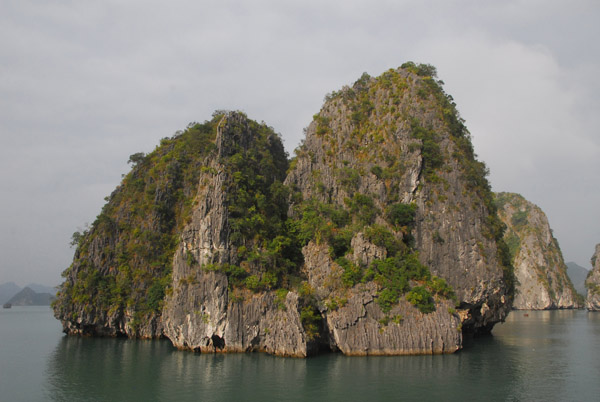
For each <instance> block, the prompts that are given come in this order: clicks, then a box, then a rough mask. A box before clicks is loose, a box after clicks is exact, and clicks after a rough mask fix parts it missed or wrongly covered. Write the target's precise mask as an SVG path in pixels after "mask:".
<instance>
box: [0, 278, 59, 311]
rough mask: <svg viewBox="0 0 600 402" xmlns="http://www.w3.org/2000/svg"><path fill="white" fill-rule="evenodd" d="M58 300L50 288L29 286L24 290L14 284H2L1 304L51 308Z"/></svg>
mask: <svg viewBox="0 0 600 402" xmlns="http://www.w3.org/2000/svg"><path fill="white" fill-rule="evenodd" d="M55 298H56V290H55V289H54V288H52V287H50V286H44V285H38V284H29V285H27V286H25V287H24V288H21V287H19V286H18V285H17V284H15V283H14V282H7V283H3V284H0V304H2V305H11V306H49V305H50V304H51V303H52V301H53V300H54V299H55Z"/></svg>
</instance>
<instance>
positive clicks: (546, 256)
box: [497, 193, 580, 310]
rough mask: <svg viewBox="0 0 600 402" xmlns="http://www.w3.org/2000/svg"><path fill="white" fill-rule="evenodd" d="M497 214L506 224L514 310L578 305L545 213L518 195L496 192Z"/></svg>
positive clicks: (578, 302) (560, 307) (562, 307)
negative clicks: (514, 289) (514, 279)
mask: <svg viewBox="0 0 600 402" xmlns="http://www.w3.org/2000/svg"><path fill="white" fill-rule="evenodd" d="M497 204H498V214H499V216H500V218H501V219H502V221H503V222H504V223H505V224H506V226H507V228H508V229H507V230H506V232H505V235H504V239H505V241H506V243H507V244H508V245H509V249H510V252H511V256H512V259H513V266H514V267H515V276H516V278H517V287H516V292H515V299H514V302H513V308H514V309H520V310H547V309H564V308H567V309H568V308H578V307H580V305H579V304H580V301H579V300H578V297H577V292H576V291H575V288H574V287H573V284H572V283H571V279H570V278H569V276H568V275H567V266H566V265H565V262H564V260H563V257H562V253H561V251H560V248H559V246H558V242H557V241H556V239H555V238H554V236H553V235H552V229H550V225H549V223H548V219H547V218H546V214H544V212H543V211H542V210H541V209H540V208H539V207H538V206H536V205H534V204H532V203H531V202H529V201H527V200H526V199H525V198H523V197H522V196H521V195H519V194H514V193H499V194H497Z"/></svg>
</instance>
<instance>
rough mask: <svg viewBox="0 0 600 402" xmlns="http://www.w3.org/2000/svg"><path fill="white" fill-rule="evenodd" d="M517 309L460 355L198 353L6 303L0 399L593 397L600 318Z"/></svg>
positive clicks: (0, 329)
mask: <svg viewBox="0 0 600 402" xmlns="http://www.w3.org/2000/svg"><path fill="white" fill-rule="evenodd" d="M527 314H529V316H528V317H526V316H524V312H513V313H511V315H510V316H509V318H508V319H507V322H506V323H504V324H502V325H498V326H496V328H495V329H494V336H493V337H489V338H485V339H477V340H476V341H475V342H472V343H470V344H469V345H467V347H466V348H465V349H464V350H463V351H461V352H459V353H457V354H454V355H447V356H416V357H413V356H407V357H345V356H342V355H339V354H330V355H324V356H319V357H315V358H311V359H288V358H277V357H272V356H267V355H263V354H241V355H199V354H193V353H189V352H180V351H177V350H175V349H173V348H172V347H171V345H170V343H169V342H168V341H164V342H163V341H132V340H125V339H89V338H86V339H82V338H74V337H65V336H63V335H62V334H61V332H60V324H59V323H58V322H57V321H56V320H54V318H53V317H52V314H51V311H50V309H49V308H47V307H42V308H40V307H13V308H12V309H10V310H0V400H1V401H369V402H371V401H392V400H414V401H453V400H454V401H464V400H469V401H471V400H483V401H594V400H600V313H587V312H585V311H541V312H527Z"/></svg>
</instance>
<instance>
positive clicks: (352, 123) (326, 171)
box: [53, 62, 600, 357]
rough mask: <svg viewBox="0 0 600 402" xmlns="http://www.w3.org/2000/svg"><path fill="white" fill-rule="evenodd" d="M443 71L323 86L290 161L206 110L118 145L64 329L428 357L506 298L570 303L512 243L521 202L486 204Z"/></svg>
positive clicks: (560, 275) (67, 290)
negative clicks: (135, 147)
mask: <svg viewBox="0 0 600 402" xmlns="http://www.w3.org/2000/svg"><path fill="white" fill-rule="evenodd" d="M441 85H442V82H441V81H438V80H437V78H436V71H435V68H433V67H432V66H429V65H416V64H414V63H410V62H409V63H405V64H404V65H403V66H402V67H401V68H398V69H395V70H389V71H387V72H385V73H383V74H382V75H381V76H379V77H376V78H373V77H370V76H368V75H367V74H364V75H363V76H362V77H360V79H358V80H357V81H356V82H355V83H354V84H353V85H352V86H351V87H344V88H342V89H341V90H339V91H337V92H333V93H331V94H329V95H327V97H326V100H325V103H324V105H323V107H322V108H321V110H320V111H319V112H318V113H317V114H315V115H314V118H313V121H312V122H310V124H309V125H308V128H307V129H306V138H305V139H304V140H303V142H302V143H301V145H300V146H299V147H298V148H297V149H296V151H295V156H294V157H293V158H291V160H290V159H289V158H288V155H287V154H286V152H285V151H284V148H283V145H282V142H281V139H280V137H279V135H278V134H276V133H275V132H274V130H273V129H272V128H271V127H269V126H267V125H265V124H259V123H257V122H255V121H252V120H251V119H249V118H248V117H247V116H246V115H244V114H243V113H241V112H221V111H217V112H215V113H214V115H213V116H212V119H211V120H208V121H206V122H204V123H192V124H190V125H188V127H187V128H186V130H184V131H182V132H178V133H176V134H175V135H174V136H173V137H171V138H165V139H163V140H162V141H161V142H160V145H159V146H157V147H156V149H155V150H154V151H153V152H151V153H149V154H147V155H144V154H141V153H138V154H134V155H132V156H131V159H130V162H131V163H132V165H133V168H132V170H131V171H130V172H129V173H128V174H127V175H126V176H125V177H124V179H123V181H122V183H121V184H120V185H119V186H118V187H117V188H116V189H115V190H114V191H113V193H112V194H111V195H110V196H109V197H108V198H107V203H106V205H105V206H104V207H103V209H102V211H101V213H100V214H99V215H98V217H97V219H96V220H95V222H94V223H93V224H92V225H91V226H90V228H89V229H88V230H86V231H85V232H84V233H77V236H74V241H75V242H76V243H77V248H76V251H75V256H74V259H73V263H72V265H71V266H70V267H69V268H68V269H67V270H65V272H64V273H63V276H64V283H63V284H62V285H61V287H60V290H59V293H58V298H57V300H56V301H55V302H54V304H53V308H54V313H55V316H56V317H57V318H58V319H59V320H61V322H62V325H63V328H64V331H65V332H66V333H68V334H79V335H96V336H127V337H138V338H161V337H166V338H168V339H169V340H170V341H171V342H172V343H173V345H174V346H176V347H177V348H180V349H189V350H193V351H198V352H211V353H212V352H245V351H264V352H267V353H271V354H274V355H280V356H297V357H305V356H309V355H311V354H315V353H318V352H323V351H340V352H342V353H344V354H347V355H404V354H438V353H452V352H455V351H457V350H459V349H461V347H462V344H463V338H464V337H465V336H470V335H474V334H484V333H489V332H490V331H491V330H492V328H493V327H494V325H495V324H496V323H498V322H501V321H502V320H504V318H505V317H506V315H507V314H508V312H509V310H510V309H511V307H512V304H513V298H514V301H515V305H516V307H519V308H542V309H543V308H572V307H577V306H578V303H579V304H581V301H578V299H577V297H576V293H575V291H574V289H573V286H572V284H571V283H570V281H569V279H568V277H566V275H564V270H565V268H564V262H563V261H562V256H560V251H558V253H555V254H553V256H552V257H549V258H551V259H552V263H554V265H553V267H554V268H552V269H551V270H550V271H551V274H548V275H546V273H545V272H546V271H544V273H543V274H540V272H542V268H541V267H537V265H536V267H533V268H532V262H531V261H524V260H526V257H525V256H523V257H521V256H519V255H518V252H517V247H518V245H521V244H523V245H525V246H526V247H527V249H528V250H534V249H535V248H536V247H540V246H539V244H538V243H539V241H540V239H542V240H543V241H546V242H547V245H544V247H545V248H544V250H545V249H547V248H553V247H554V246H553V244H554V243H553V242H552V240H553V238H552V236H551V235H549V234H548V233H549V232H546V229H540V230H541V232H542V233H537V234H535V236H538V235H539V238H538V237H535V236H533V235H531V236H530V235H528V234H526V233H525V232H523V231H521V229H522V227H521V226H522V225H521V226H519V225H520V224H521V223H522V220H523V218H522V217H521V218H519V216H521V215H522V214H521V215H519V211H520V209H519V208H522V205H521V203H523V202H524V200H523V201H521V200H520V199H518V198H515V199H512V198H510V197H509V196H508V195H506V194H504V195H500V196H498V197H500V199H501V201H502V202H500V203H499V202H498V197H497V196H495V195H494V194H493V193H492V192H491V189H490V185H489V183H488V181H487V179H486V174H487V169H486V166H485V165H484V163H482V162H480V161H478V160H477V159H476V158H475V154H474V150H473V146H472V144H471V140H470V134H469V132H468V131H467V128H466V127H465V125H464V122H463V120H462V119H461V118H460V116H459V114H458V112H457V110H456V107H455V104H454V102H453V100H452V97H451V96H449V95H447V94H446V93H445V92H444V91H443V89H442V86H441ZM523 205H524V204H523ZM498 208H500V211H501V213H500V214H499V213H498ZM523 208H524V207H523ZM528 208H529V209H530V210H533V207H528ZM507 214H508V215H510V216H509V218H506V216H507ZM515 214H517V215H518V216H517V217H516V218H515ZM542 215H543V213H542ZM542 215H539V214H538V215H536V217H535V218H531V220H534V219H537V220H540V221H543V220H545V216H542ZM500 217H504V219H503V220H504V222H503V220H501V219H500ZM507 219H508V221H507ZM505 222H507V223H508V226H509V230H508V231H507V230H505V228H506V227H507V224H505ZM511 222H513V223H514V224H513V223H511ZM546 225H547V222H546ZM548 230H549V228H548ZM536 242H537V243H536ZM517 243H518V245H517ZM515 245H517V246H515ZM511 247H512V248H513V249H512V253H511ZM557 247H558V246H557V245H556V248H557ZM597 253H598V251H597ZM525 254H527V252H526V253H525ZM530 254H531V252H530ZM559 257H560V258H559ZM598 260H600V258H597V259H596V261H598ZM513 263H514V265H515V266H516V267H517V271H516V273H517V274H518V275H519V278H521V277H522V276H521V271H522V270H525V271H527V269H529V270H531V269H537V271H535V274H534V277H533V279H531V280H521V281H520V282H519V281H517V280H516V275H515V270H514V268H513ZM544 264H545V263H544ZM544 264H542V263H541V264H540V265H544ZM547 265H548V264H545V266H547ZM527 267H529V268H527ZM597 267H598V266H597ZM598 269H600V268H597V270H598ZM550 271H548V272H550ZM530 272H531V271H530ZM544 275H545V276H544ZM525 277H526V276H523V278H525ZM541 277H546V278H548V277H549V278H551V279H550V280H549V281H550V282H552V284H554V285H556V284H558V285H557V286H554V287H552V286H550V285H548V286H546V283H545V282H544V283H541V284H540V281H539V280H538V279H536V278H541ZM542 282H543V280H542ZM546 282H548V280H547V281H546ZM519 286H521V291H520V292H519V288H518V287H519ZM538 288H539V289H541V290H539V289H538ZM536 289H538V290H539V291H538V290H536ZM544 292H545V293H544ZM533 293H535V294H543V295H544V296H543V297H541V298H537V299H535V300H534V301H531V300H529V299H528V297H529V296H530V295H531V294H533ZM593 303H596V305H598V304H600V303H599V302H597V301H596V302H593Z"/></svg>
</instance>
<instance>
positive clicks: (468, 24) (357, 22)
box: [0, 0, 600, 285]
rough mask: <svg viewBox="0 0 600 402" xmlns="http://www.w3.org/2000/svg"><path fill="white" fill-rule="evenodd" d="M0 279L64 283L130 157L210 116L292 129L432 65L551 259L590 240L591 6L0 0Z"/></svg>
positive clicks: (595, 228) (597, 70) (595, 165)
mask: <svg viewBox="0 0 600 402" xmlns="http://www.w3.org/2000/svg"><path fill="white" fill-rule="evenodd" d="M0 10H1V11H2V12H1V13H0V32H1V33H2V35H1V36H0V50H1V53H0V54H1V56H0V60H1V61H2V62H1V63H0V73H1V74H0V77H2V78H1V79H0V95H1V97H0V105H1V106H2V107H1V108H0V135H1V138H2V147H1V148H0V156H1V157H0V161H1V162H0V167H1V168H2V169H1V171H2V173H1V174H0V188H2V189H3V194H4V197H2V198H1V199H0V211H1V212H0V222H1V223H0V228H1V230H0V244H1V245H0V255H2V261H1V262H0V283H4V282H10V281H13V282H15V283H17V284H23V283H30V282H35V283H42V284H48V285H56V284H58V283H60V282H62V278H61V277H60V273H61V272H62V271H63V270H64V269H65V268H67V267H68V266H69V265H70V263H71V260H72V258H73V252H74V249H72V248H70V247H69V242H70V238H71V235H72V233H73V232H74V231H76V230H80V229H82V228H83V227H84V225H85V224H86V223H92V222H93V221H94V219H95V217H96V216H97V215H98V214H99V213H100V210H101V208H102V205H103V204H104V203H105V201H104V197H106V196H108V195H109V194H110V193H111V192H112V191H113V190H114V188H115V187H116V186H117V185H118V184H119V182H120V180H121V175H122V174H125V173H127V172H128V171H129V166H128V165H127V160H128V158H129V155H131V154H134V153H136V152H146V153H147V152H151V151H152V150H153V149H154V148H155V146H156V145H158V144H159V142H160V139H161V138H164V137H170V136H172V135H173V134H174V133H175V132H176V131H177V130H181V129H184V128H185V127H186V126H187V124H188V123H189V122H193V121H204V120H207V119H210V117H211V115H212V113H213V112H214V111H215V110H218V109H228V110H242V111H244V112H245V113H247V115H248V117H249V118H251V119H254V120H257V121H264V122H265V123H267V124H268V125H270V126H272V127H273V128H274V129H275V130H276V131H277V132H279V133H281V135H282V138H283V140H284V144H285V146H286V150H287V151H288V152H289V153H290V154H292V152H293V149H294V148H295V147H296V146H297V145H298V144H299V142H300V140H301V139H302V138H303V136H304V134H303V128H304V127H306V126H307V125H308V124H309V123H310V121H311V119H312V115H313V114H315V113H317V112H318V111H319V109H320V107H321V104H322V103H323V98H324V96H325V95H326V94H327V93H330V92H332V91H335V90H339V89H340V88H341V87H343V86H344V85H351V84H352V83H353V82H354V81H356V80H357V79H358V78H359V77H360V76H361V74H362V73H363V72H367V73H368V74H370V75H372V76H377V75H380V74H381V73H383V72H384V71H386V70H388V69H389V68H396V67H398V66H400V65H401V64H403V63H404V62H406V61H414V62H417V63H428V64H432V65H434V66H435V67H436V68H437V71H438V76H439V79H441V80H443V81H444V82H445V85H444V88H445V90H446V92H447V93H449V94H450V95H452V96H453V98H454V100H455V101H456V104H457V107H458V110H459V111H460V114H461V116H462V117H463V118H464V119H465V120H466V125H467V127H468V129H469V131H470V132H471V135H472V140H473V144H474V147H475V152H476V153H477V154H478V155H479V159H480V160H482V161H484V162H485V163H486V164H487V166H488V167H489V169H490V172H491V174H490V176H489V180H490V182H491V184H492V189H493V191H495V192H501V191H509V192H516V193H519V194H521V195H523V196H524V197H525V198H526V199H527V200H529V201H531V202H533V203H535V204H536V205H538V206H539V207H540V208H541V209H542V210H543V211H544V212H545V213H546V214H547V216H548V219H549V222H550V225H551V227H552V229H553V231H554V236H555V237H556V238H557V240H558V242H559V244H560V246H561V249H562V252H563V256H564V259H565V262H571V261H572V262H575V263H577V264H578V265H580V266H583V267H585V268H587V269H590V268H591V266H590V258H591V256H592V254H593V252H594V246H595V245H596V244H597V243H600V225H599V223H600V208H599V206H600V186H599V185H598V173H600V135H599V128H600V114H598V110H600V91H599V89H600V47H598V46H597V45H596V44H595V41H596V40H597V38H598V37H600V25H599V24H598V23H597V21H598V20H599V19H600V4H599V3H597V2H595V1H592V0H574V1H571V2H568V3H566V2H564V1H558V0H556V1H541V0H532V1H524V0H520V1H517V0H512V1H505V2H487V1H484V2H479V1H478V2H476V1H472V0H462V1H461V0H458V1H454V2H447V1H442V0H431V1H422V2H421V1H391V0H378V1H366V0H360V1H344V2H342V1H339V0H336V1H326V2H323V1H312V0H304V1H288V2H280V1H275V0H261V1H258V2H253V4H252V5H250V4H246V3H241V2H239V3H238V2H235V1H219V2H216V1H206V2H192V1H175V2H170V3H163V2H158V1H154V0H151V1H146V2H139V1H135V0H123V1H118V2H117V1H104V2H95V3H88V2H75V3H73V2H69V1H61V0H56V1H52V2H45V3H37V2H32V1H19V2H10V1H9V2H4V3H3V4H2V6H0Z"/></svg>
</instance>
